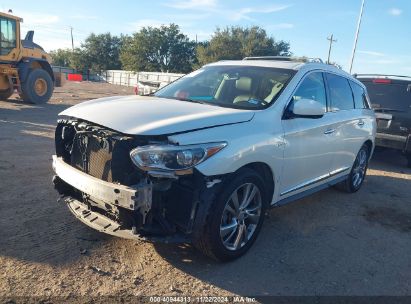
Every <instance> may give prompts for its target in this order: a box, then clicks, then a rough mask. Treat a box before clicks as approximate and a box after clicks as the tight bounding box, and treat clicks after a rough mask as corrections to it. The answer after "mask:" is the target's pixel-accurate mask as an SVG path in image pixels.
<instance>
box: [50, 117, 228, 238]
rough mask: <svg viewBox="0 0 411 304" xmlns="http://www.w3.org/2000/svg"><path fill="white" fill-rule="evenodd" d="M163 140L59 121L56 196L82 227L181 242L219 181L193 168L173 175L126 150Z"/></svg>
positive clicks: (163, 138)
mask: <svg viewBox="0 0 411 304" xmlns="http://www.w3.org/2000/svg"><path fill="white" fill-rule="evenodd" d="M167 143H168V139H167V137H166V136H129V135H124V134H121V133H118V132H116V131H113V130H109V129H107V128H104V127H100V126H97V125H94V124H91V123H88V122H86V121H81V120H77V119H70V118H68V119H60V120H59V121H58V126H57V128H56V134H55V144H56V156H54V157H53V167H54V170H55V172H56V174H57V175H56V176H55V177H54V180H53V182H54V186H55V188H56V190H57V191H58V192H59V194H60V195H61V199H60V200H62V201H64V202H66V203H67V204H68V205H69V209H70V210H71V211H72V212H73V213H74V214H75V215H76V216H77V217H78V218H79V219H80V220H82V221H83V222H85V223H86V224H87V225H89V226H91V227H93V228H95V229H97V230H100V231H103V232H106V233H109V234H113V235H117V236H121V237H126V238H143V239H157V238H160V239H164V240H166V241H170V242H171V241H180V240H181V241H185V240H186V237H187V236H189V235H190V234H191V233H192V232H193V231H194V230H195V228H194V227H195V226H198V225H200V227H201V226H203V225H204V219H205V213H206V212H207V211H206V210H207V209H208V206H206V205H207V203H206V201H207V199H205V200H204V199H202V197H208V196H209V195H208V194H207V193H208V192H210V191H212V190H213V189H211V188H217V186H215V185H216V184H217V183H219V182H216V179H212V180H210V179H208V178H207V177H205V176H203V175H202V174H201V173H200V172H198V171H197V170H195V169H193V170H191V171H190V172H185V175H174V174H170V173H169V172H164V173H162V172H148V171H144V170H141V169H140V168H138V167H137V166H136V165H135V164H133V162H132V160H131V158H130V151H131V150H133V149H135V148H137V147H140V146H145V145H155V144H167ZM218 181H221V180H218ZM204 195H205V196H204ZM201 205H202V207H201ZM200 207H201V208H200ZM200 209H204V210H203V211H201V210H200ZM201 213H204V215H201ZM199 214H200V216H198V215H199Z"/></svg>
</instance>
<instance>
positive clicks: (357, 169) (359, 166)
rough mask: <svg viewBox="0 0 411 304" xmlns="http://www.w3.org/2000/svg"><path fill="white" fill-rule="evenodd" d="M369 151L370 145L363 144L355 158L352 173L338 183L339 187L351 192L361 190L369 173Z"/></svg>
mask: <svg viewBox="0 0 411 304" xmlns="http://www.w3.org/2000/svg"><path fill="white" fill-rule="evenodd" d="M369 153H370V152H369V149H368V146H366V145H363V146H362V147H361V149H360V151H359V152H358V154H357V157H356V158H355V161H354V165H353V167H352V169H351V172H350V175H348V177H347V179H346V180H345V181H343V182H341V183H339V184H338V185H336V186H337V188H338V189H340V190H342V191H345V192H349V193H354V192H357V191H358V190H360V188H361V186H362V184H363V183H364V179H365V176H366V174H367V169H368V160H369Z"/></svg>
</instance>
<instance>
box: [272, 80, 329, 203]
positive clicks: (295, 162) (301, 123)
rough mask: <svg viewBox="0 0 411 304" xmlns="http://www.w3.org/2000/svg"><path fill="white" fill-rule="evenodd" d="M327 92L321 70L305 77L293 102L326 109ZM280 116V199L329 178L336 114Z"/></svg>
mask: <svg viewBox="0 0 411 304" xmlns="http://www.w3.org/2000/svg"><path fill="white" fill-rule="evenodd" d="M326 96H327V94H326V90H325V84H324V77H323V73H322V72H312V73H310V74H308V75H306V76H305V78H304V79H303V80H302V82H301V84H300V85H299V87H298V89H297V90H296V92H295V93H294V96H293V98H292V102H294V103H296V102H298V100H299V99H302V98H304V99H313V100H316V101H318V102H320V103H321V104H323V105H324V109H327V97H326ZM330 114H331V113H326V114H325V115H324V116H323V117H321V118H295V117H294V118H288V119H283V121H282V125H283V130H284V143H285V148H284V161H283V169H282V171H283V172H282V175H281V176H282V179H281V186H280V188H281V189H280V198H279V199H280V200H281V199H284V198H286V197H288V196H291V195H294V194H298V193H299V192H302V191H304V190H308V189H310V188H312V187H315V186H316V185H318V184H319V183H321V182H322V181H324V180H325V179H327V178H328V177H329V173H330V166H331V164H332V161H333V155H334V150H333V149H334V146H333V144H332V143H333V142H334V137H335V132H334V131H335V126H336V121H335V117H333V116H332V115H330Z"/></svg>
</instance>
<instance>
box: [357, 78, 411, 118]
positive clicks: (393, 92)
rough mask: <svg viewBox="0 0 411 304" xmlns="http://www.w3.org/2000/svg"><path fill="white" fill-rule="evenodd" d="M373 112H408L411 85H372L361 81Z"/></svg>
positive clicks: (407, 83) (400, 83) (402, 83)
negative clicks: (379, 110) (380, 110)
mask: <svg viewBox="0 0 411 304" xmlns="http://www.w3.org/2000/svg"><path fill="white" fill-rule="evenodd" d="M362 82H363V83H364V84H365V86H366V87H367V91H368V95H369V96H370V100H371V103H372V107H373V108H374V109H375V110H378V109H386V110H394V111H403V112H408V111H409V110H410V107H411V84H410V83H409V82H396V83H393V82H392V83H387V84H386V83H374V82H371V81H362Z"/></svg>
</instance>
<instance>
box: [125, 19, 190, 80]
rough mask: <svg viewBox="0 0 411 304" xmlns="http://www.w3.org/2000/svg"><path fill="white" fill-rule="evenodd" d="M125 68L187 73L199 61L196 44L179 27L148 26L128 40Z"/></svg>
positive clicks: (173, 25) (126, 41)
mask: <svg viewBox="0 0 411 304" xmlns="http://www.w3.org/2000/svg"><path fill="white" fill-rule="evenodd" d="M120 59H121V62H122V65H123V69H126V70H132V71H147V72H150V71H161V72H176V73H178V72H181V73H186V72H189V71H191V70H192V66H193V64H194V62H195V59H196V58H195V42H194V41H191V40H190V39H189V38H188V37H187V36H186V35H184V34H182V33H181V32H180V28H179V27H178V25H176V24H170V25H168V26H166V25H162V26H161V27H158V28H156V27H150V26H149V27H144V28H142V29H141V30H140V31H139V32H136V33H134V34H133V36H132V37H128V38H126V39H125V41H124V45H123V49H122V51H121V54H120Z"/></svg>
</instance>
